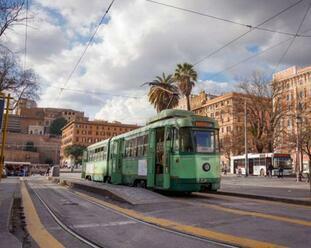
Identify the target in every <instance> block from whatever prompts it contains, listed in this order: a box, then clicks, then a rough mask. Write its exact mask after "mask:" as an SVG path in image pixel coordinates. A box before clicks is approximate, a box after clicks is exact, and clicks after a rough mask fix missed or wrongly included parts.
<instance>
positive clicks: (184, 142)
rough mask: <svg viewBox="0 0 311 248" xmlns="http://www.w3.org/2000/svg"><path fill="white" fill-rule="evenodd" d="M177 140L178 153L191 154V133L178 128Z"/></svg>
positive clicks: (186, 129) (187, 129)
mask: <svg viewBox="0 0 311 248" xmlns="http://www.w3.org/2000/svg"><path fill="white" fill-rule="evenodd" d="M179 140H180V151H181V152H193V151H194V149H193V142H192V137H191V131H190V129H189V128H180V130H179Z"/></svg>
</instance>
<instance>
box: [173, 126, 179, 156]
mask: <svg viewBox="0 0 311 248" xmlns="http://www.w3.org/2000/svg"><path fill="white" fill-rule="evenodd" d="M173 150H174V151H179V135H178V130H177V129H176V128H174V129H173Z"/></svg>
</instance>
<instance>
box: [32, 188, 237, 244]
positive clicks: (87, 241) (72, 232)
mask: <svg viewBox="0 0 311 248" xmlns="http://www.w3.org/2000/svg"><path fill="white" fill-rule="evenodd" d="M45 187H47V186H45ZM27 188H28V189H29V186H28V185H27ZM47 188H49V187H47ZM50 189H51V190H53V189H52V188H50ZM32 191H33V192H34V195H35V196H36V197H37V198H38V199H39V201H40V202H41V203H42V205H43V206H44V208H45V209H46V210H47V212H48V213H49V214H50V215H51V217H52V218H53V219H54V220H55V222H56V223H57V224H58V225H59V226H60V227H61V228H62V229H63V230H64V231H66V232H67V233H69V234H70V235H71V236H73V237H74V238H76V239H78V240H80V241H81V242H83V243H84V244H86V245H88V246H89V247H94V248H103V247H105V246H102V245H99V244H96V243H94V242H93V241H92V240H90V239H89V238H86V237H84V236H82V235H81V234H79V233H78V232H77V231H75V230H74V229H73V228H72V227H70V226H69V225H67V224H66V223H65V222H64V221H62V220H61V218H60V217H58V216H57V214H56V213H55V211H54V210H53V209H52V208H51V207H49V206H48V204H47V202H46V201H45V200H44V199H43V198H42V197H41V196H40V195H39V193H37V192H36V190H35V189H32ZM69 192H71V193H72V194H74V195H75V196H77V197H79V198H81V199H83V200H84V201H87V202H88V203H90V204H94V205H96V206H97V207H100V208H102V209H105V210H108V211H111V212H113V213H115V214H118V215H121V216H123V217H126V218H128V219H129V220H132V221H135V222H137V223H140V224H143V225H146V226H149V227H152V228H155V229H157V230H160V231H164V232H168V233H171V234H174V235H178V236H181V237H184V238H189V239H193V240H197V241H203V242H206V243H207V244H210V245H216V246H219V247H230V248H233V247H241V246H240V245H235V244H231V243H229V242H221V241H219V240H213V239H210V238H205V237H200V236H197V235H194V234H189V233H187V232H183V231H177V230H174V229H171V228H166V227H163V226H160V225H158V224H154V223H150V222H149V221H146V220H142V219H141V218H139V217H135V216H133V215H129V214H126V213H124V212H120V211H118V210H116V209H115V208H112V207H109V204H108V205H107V204H102V203H100V202H98V201H94V199H92V197H88V196H87V195H84V194H83V193H80V192H78V191H75V190H72V189H71V190H70V191H69Z"/></svg>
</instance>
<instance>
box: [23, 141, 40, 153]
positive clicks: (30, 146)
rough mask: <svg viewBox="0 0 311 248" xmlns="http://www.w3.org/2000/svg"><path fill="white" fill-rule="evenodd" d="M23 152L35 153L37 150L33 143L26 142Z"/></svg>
mask: <svg viewBox="0 0 311 248" xmlns="http://www.w3.org/2000/svg"><path fill="white" fill-rule="evenodd" d="M24 151H27V152H36V151H37V148H36V147H35V145H34V143H33V142H32V141H27V142H26V145H25V147H24Z"/></svg>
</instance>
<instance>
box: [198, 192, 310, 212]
mask: <svg viewBox="0 0 311 248" xmlns="http://www.w3.org/2000/svg"><path fill="white" fill-rule="evenodd" d="M194 195H199V196H203V197H206V198H208V197H214V198H219V199H230V198H238V199H244V200H248V201H253V202H259V203H268V204H271V205H281V206H288V207H292V208H305V209H311V206H308V205H298V204H294V203H288V202H276V201H268V200H263V199H254V198H247V197H240V196H231V195H216V194H209V193H194Z"/></svg>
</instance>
